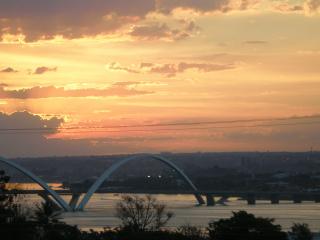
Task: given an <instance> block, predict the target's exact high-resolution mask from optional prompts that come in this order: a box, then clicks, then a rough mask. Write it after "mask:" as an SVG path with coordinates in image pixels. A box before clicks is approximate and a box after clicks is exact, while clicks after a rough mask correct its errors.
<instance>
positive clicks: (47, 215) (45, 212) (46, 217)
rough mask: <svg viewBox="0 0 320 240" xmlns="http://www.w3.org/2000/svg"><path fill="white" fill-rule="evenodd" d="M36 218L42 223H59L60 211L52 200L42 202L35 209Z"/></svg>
mask: <svg viewBox="0 0 320 240" xmlns="http://www.w3.org/2000/svg"><path fill="white" fill-rule="evenodd" d="M34 220H35V221H37V222H40V223H42V224H52V223H58V222H59V221H58V220H59V212H57V211H56V210H55V206H54V204H53V202H51V201H45V202H41V203H40V205H37V206H36V209H35V211H34Z"/></svg>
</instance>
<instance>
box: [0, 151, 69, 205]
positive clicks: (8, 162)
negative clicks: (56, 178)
mask: <svg viewBox="0 0 320 240" xmlns="http://www.w3.org/2000/svg"><path fill="white" fill-rule="evenodd" d="M0 162H2V163H4V164H6V165H8V166H10V167H12V168H14V169H16V170H18V171H19V172H21V173H23V174H24V175H26V176H28V177H29V178H31V179H32V180H33V181H35V182H36V183H38V184H39V185H40V186H41V187H42V188H43V189H44V190H45V191H47V192H48V193H49V194H50V195H51V196H52V197H53V198H54V200H56V202H57V203H58V204H59V205H60V206H61V207H62V208H63V209H64V210H65V211H72V209H71V208H70V206H69V205H68V204H67V203H66V201H64V200H63V199H62V198H61V197H60V195H59V194H58V193H56V192H55V191H54V190H52V189H51V188H50V187H49V186H48V184H46V183H45V182H44V181H43V180H41V179H40V178H39V177H37V176H36V175H34V174H33V173H32V172H30V171H29V170H27V169H25V168H23V167H21V166H20V165H18V164H16V163H14V162H11V161H8V160H6V159H4V158H2V157H0Z"/></svg>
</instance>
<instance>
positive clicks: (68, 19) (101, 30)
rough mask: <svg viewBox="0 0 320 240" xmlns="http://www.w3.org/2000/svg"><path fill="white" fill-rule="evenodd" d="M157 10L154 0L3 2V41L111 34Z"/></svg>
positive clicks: (0, 33) (0, 7)
mask: <svg viewBox="0 0 320 240" xmlns="http://www.w3.org/2000/svg"><path fill="white" fill-rule="evenodd" d="M152 10H154V1H152V0H135V1H129V0H117V1H102V0H54V1H51V0H28V1H25V0H10V1H6V0H1V1H0V16H1V19H2V21H0V30H1V31H0V38H1V36H2V37H3V35H4V34H6V33H9V34H15V35H16V34H23V35H25V37H26V39H25V40H26V41H27V42H32V41H37V40H40V39H52V38H54V37H55V36H57V35H60V36H63V37H64V38H68V39H73V38H81V37H84V36H95V35H98V34H108V33H112V32H114V31H116V30H117V29H119V28H120V27H121V26H123V25H125V24H128V23H133V22H136V21H138V20H139V19H142V18H143V17H144V16H145V15H146V14H147V13H148V12H150V11H152Z"/></svg>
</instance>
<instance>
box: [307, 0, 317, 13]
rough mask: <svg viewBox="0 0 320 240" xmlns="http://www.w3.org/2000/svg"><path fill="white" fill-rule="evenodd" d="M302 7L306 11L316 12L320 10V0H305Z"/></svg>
mask: <svg viewBox="0 0 320 240" xmlns="http://www.w3.org/2000/svg"><path fill="white" fill-rule="evenodd" d="M304 7H305V10H306V11H307V12H308V13H316V12H318V11H319V10H320V0H306V1H305V4H304Z"/></svg>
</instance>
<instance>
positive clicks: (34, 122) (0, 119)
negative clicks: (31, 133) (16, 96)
mask: <svg viewBox="0 0 320 240" xmlns="http://www.w3.org/2000/svg"><path fill="white" fill-rule="evenodd" d="M63 122H64V121H63V119H60V118H57V117H52V118H49V119H43V118H41V117H40V116H38V115H33V114H30V113H28V112H15V113H12V114H8V115H7V114H4V113H1V112H0V126H1V129H16V128H19V129H25V128H31V129H34V128H48V129H50V130H48V132H47V133H54V132H56V129H57V128H58V127H59V126H60V125H61V124H62V123H63Z"/></svg>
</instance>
